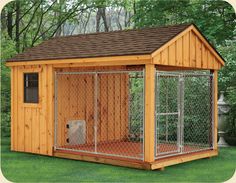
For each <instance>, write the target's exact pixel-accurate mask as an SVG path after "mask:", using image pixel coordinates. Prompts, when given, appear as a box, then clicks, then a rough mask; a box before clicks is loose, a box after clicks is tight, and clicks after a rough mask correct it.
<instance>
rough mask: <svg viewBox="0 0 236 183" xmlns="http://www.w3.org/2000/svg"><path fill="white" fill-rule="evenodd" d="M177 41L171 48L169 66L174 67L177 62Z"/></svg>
mask: <svg viewBox="0 0 236 183" xmlns="http://www.w3.org/2000/svg"><path fill="white" fill-rule="evenodd" d="M175 50H176V41H175V42H174V43H172V44H171V45H170V46H169V65H171V66H174V65H175V61H176V51H175Z"/></svg>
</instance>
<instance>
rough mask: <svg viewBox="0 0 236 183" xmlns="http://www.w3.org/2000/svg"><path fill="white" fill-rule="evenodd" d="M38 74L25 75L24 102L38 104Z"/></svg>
mask: <svg viewBox="0 0 236 183" xmlns="http://www.w3.org/2000/svg"><path fill="white" fill-rule="evenodd" d="M38 95H39V94H38V73H25V74H24V102H25V103H38Z"/></svg>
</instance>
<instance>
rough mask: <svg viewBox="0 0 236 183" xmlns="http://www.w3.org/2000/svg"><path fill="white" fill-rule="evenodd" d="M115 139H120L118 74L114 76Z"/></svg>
mask: <svg viewBox="0 0 236 183" xmlns="http://www.w3.org/2000/svg"><path fill="white" fill-rule="evenodd" d="M114 83H115V97H114V100H115V111H114V112H115V139H116V140H119V139H120V123H121V121H120V119H121V118H120V74H116V75H115V81H114Z"/></svg>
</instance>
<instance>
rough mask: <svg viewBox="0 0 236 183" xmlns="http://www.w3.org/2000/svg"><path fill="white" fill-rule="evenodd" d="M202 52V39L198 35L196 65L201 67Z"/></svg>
mask: <svg viewBox="0 0 236 183" xmlns="http://www.w3.org/2000/svg"><path fill="white" fill-rule="evenodd" d="M201 54H202V48H201V41H200V40H199V38H197V37H196V67H197V68H201Z"/></svg>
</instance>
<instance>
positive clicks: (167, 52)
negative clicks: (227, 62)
mask: <svg viewBox="0 0 236 183" xmlns="http://www.w3.org/2000/svg"><path fill="white" fill-rule="evenodd" d="M153 62H154V64H158V65H163V66H177V67H182V69H184V68H193V69H214V70H219V69H220V68H221V67H222V64H221V63H220V61H218V58H217V57H216V56H215V54H214V53H213V52H212V51H211V50H210V49H209V48H208V47H207V46H206V44H205V42H204V41H203V40H202V39H200V38H199V36H198V35H197V34H196V32H195V31H193V30H189V31H188V32H186V33H185V34H183V35H180V36H179V37H178V39H176V40H175V39H173V41H171V42H170V43H169V44H168V45H166V46H165V48H163V49H161V50H160V51H159V52H158V53H157V54H156V55H155V56H154V58H153Z"/></svg>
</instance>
